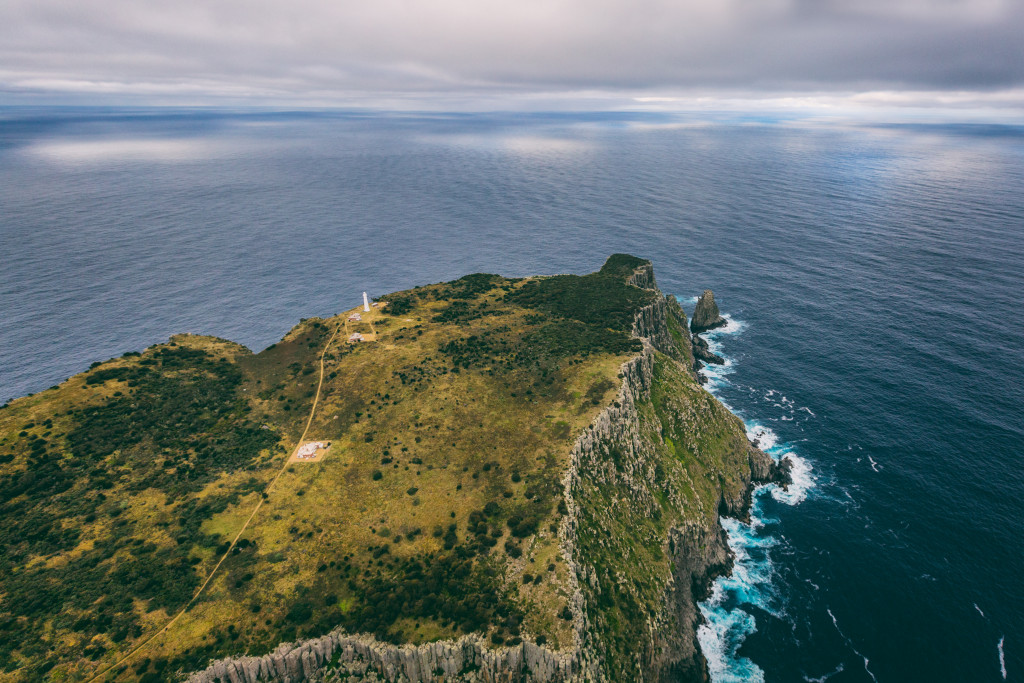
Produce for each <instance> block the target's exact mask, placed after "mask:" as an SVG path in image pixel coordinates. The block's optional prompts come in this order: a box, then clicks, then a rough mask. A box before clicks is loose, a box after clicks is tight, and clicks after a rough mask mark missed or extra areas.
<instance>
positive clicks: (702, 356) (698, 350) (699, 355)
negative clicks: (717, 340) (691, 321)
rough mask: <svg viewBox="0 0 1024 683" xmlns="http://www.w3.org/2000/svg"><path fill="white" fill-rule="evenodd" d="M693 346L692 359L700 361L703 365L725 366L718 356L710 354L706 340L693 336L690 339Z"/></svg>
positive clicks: (723, 360)
mask: <svg viewBox="0 0 1024 683" xmlns="http://www.w3.org/2000/svg"><path fill="white" fill-rule="evenodd" d="M691 343H692V344H693V357H694V358H696V359H698V360H702V361H704V362H705V363H713V364H714V365H725V359H724V358H722V357H721V356H719V355H716V354H714V353H712V352H711V348H710V347H709V346H708V341H707V339H704V338H703V337H701V336H699V335H696V334H695V335H693V338H692V339H691Z"/></svg>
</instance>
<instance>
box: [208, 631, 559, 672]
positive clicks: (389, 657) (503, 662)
mask: <svg viewBox="0 0 1024 683" xmlns="http://www.w3.org/2000/svg"><path fill="white" fill-rule="evenodd" d="M577 669H578V666H577V663H576V658H575V657H573V656H572V654H562V653H557V652H552V651H550V650H548V649H547V648H544V647H541V646H539V645H535V644H534V643H531V642H528V641H524V642H523V643H521V644H520V645H518V646H516V647H514V648H499V649H491V648H489V647H486V646H485V645H484V643H483V641H482V640H480V639H479V638H476V637H473V636H468V637H465V638H461V639H459V640H458V641H454V642H452V641H440V642H436V643H428V644H425V645H419V646H415V645H402V646H395V645H390V644H387V643H381V642H379V641H377V640H376V639H374V638H373V637H372V636H366V635H348V634H345V633H342V632H341V631H334V632H332V633H329V634H328V635H326V636H321V637H320V638H313V639H311V640H307V641H304V642H301V643H283V644H282V645H280V646H278V648H277V649H276V650H274V651H273V652H271V653H270V654H267V655H263V656H262V657H235V658H229V659H223V660H220V661H217V662H214V663H213V664H211V665H210V666H209V667H208V668H206V669H205V670H203V671H199V672H196V673H194V674H192V675H191V676H189V677H188V683H228V682H230V683H256V682H257V681H280V682H281V683H292V682H297V681H315V682H321V681H322V682H332V681H341V680H366V681H375V680H379V681H432V680H445V681H466V682H476V681H481V682H482V681H487V682H490V681H510V682H519V681H563V680H568V679H571V678H572V677H573V676H574V675H575V674H576V672H577Z"/></svg>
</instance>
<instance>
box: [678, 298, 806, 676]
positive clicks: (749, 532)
mask: <svg viewBox="0 0 1024 683" xmlns="http://www.w3.org/2000/svg"><path fill="white" fill-rule="evenodd" d="M724 317H725V319H726V320H727V321H728V323H727V324H726V325H725V326H724V327H721V328H719V329H717V330H713V331H711V332H708V333H705V335H704V337H705V338H706V339H707V340H708V346H709V347H710V348H711V350H712V351H713V352H714V353H716V354H718V355H720V356H722V358H724V359H725V363H724V364H723V365H708V366H707V367H705V368H704V369H703V370H701V373H702V374H703V375H704V377H706V378H707V384H705V387H706V388H707V389H708V391H710V392H711V393H712V394H714V395H715V396H716V397H717V398H718V399H719V400H721V396H719V391H720V389H721V388H722V387H724V386H727V385H729V384H730V382H729V379H728V378H729V375H731V374H732V373H733V372H734V371H735V363H734V361H733V359H732V358H730V357H729V356H728V355H726V354H724V353H722V338H723V337H728V336H734V335H738V334H741V333H742V332H743V330H744V329H745V328H746V324H745V323H744V322H743V321H741V320H736V319H734V318H732V317H730V316H728V315H726V316H724ZM752 391H753V390H752ZM763 398H764V399H765V400H766V401H769V402H770V404H771V405H772V406H773V407H775V408H780V409H783V410H788V411H789V412H790V416H789V417H790V419H793V417H794V416H795V415H796V413H797V411H801V412H802V413H803V414H804V415H807V416H808V418H807V419H810V417H813V415H814V414H813V412H812V411H811V410H810V409H809V408H803V407H797V406H794V405H793V401H792V400H790V399H788V398H787V397H785V396H783V395H782V394H780V393H779V392H777V391H775V390H768V391H766V392H765V393H764V395H763ZM724 403H725V402H724V401H723V404H724ZM726 407H728V408H729V409H730V410H733V412H737V411H735V410H734V409H733V408H732V407H731V406H728V404H726ZM740 419H742V420H743V422H744V425H745V426H746V430H747V438H748V439H750V440H751V441H752V442H754V443H756V444H757V446H758V448H760V449H761V450H763V451H764V452H765V453H767V454H768V455H770V456H771V457H772V458H773V459H775V460H777V461H778V460H781V459H782V458H784V457H788V458H789V459H790V461H791V462H792V463H793V468H792V471H791V474H792V479H793V482H792V484H790V486H789V487H788V488H787V489H783V488H782V487H780V486H777V485H775V484H766V485H763V486H759V487H757V488H756V489H755V491H754V496H753V501H752V503H751V509H750V523H749V524H745V523H743V522H740V521H738V520H735V519H723V520H722V526H723V527H724V528H725V531H726V534H727V537H728V543H729V548H730V549H731V550H732V553H733V556H734V558H735V563H734V565H733V570H732V573H731V574H729V575H728V576H720V577H719V578H718V579H716V580H715V582H714V583H713V584H712V589H711V596H710V597H709V598H708V599H707V600H706V601H704V602H701V603H699V604H698V606H699V608H700V611H701V614H702V615H703V616H704V619H705V623H703V624H702V625H701V626H700V627H699V628H698V630H697V640H698V641H699V642H700V647H701V650H702V651H703V653H704V657H705V658H706V659H707V662H708V669H709V671H710V673H711V680H712V681H713V682H714V683H740V682H741V681H755V682H759V681H764V671H762V670H761V668H760V667H758V666H757V664H755V663H754V662H753V661H751V660H750V659H749V658H748V657H743V656H741V655H740V654H739V650H740V647H741V646H742V645H743V642H744V641H745V640H746V639H747V637H748V636H750V635H751V634H752V633H755V632H756V631H757V621H756V619H755V618H754V615H753V614H751V612H750V607H755V608H757V609H760V610H763V611H764V612H767V613H769V614H773V615H775V616H782V615H783V614H784V612H785V599H784V596H782V595H780V594H779V592H778V589H777V588H776V586H775V581H774V579H775V568H774V565H773V564H772V558H771V551H772V548H774V547H775V546H777V545H778V544H779V539H778V537H777V536H776V535H775V533H774V527H775V525H776V524H777V523H778V520H775V519H772V518H770V517H769V516H767V515H766V514H765V513H764V511H763V509H762V503H763V501H764V500H765V498H766V497H769V496H770V497H771V498H773V499H774V500H776V501H778V502H780V503H784V504H786V505H797V504H798V503H800V502H802V501H803V500H804V499H805V498H806V497H807V495H808V492H809V491H810V490H811V489H812V488H814V482H815V480H814V475H813V468H812V467H811V465H810V463H808V462H807V461H806V460H804V459H803V458H801V457H800V456H799V455H798V454H797V453H796V452H795V450H794V448H793V447H792V446H791V445H790V444H787V443H785V442H782V441H781V440H780V439H779V437H778V435H777V434H776V433H775V432H774V431H773V430H772V429H771V428H769V427H766V426H765V425H763V424H761V423H760V422H758V421H757V420H756V419H753V418H747V417H745V416H744V415H742V414H740ZM744 607H746V608H747V609H744Z"/></svg>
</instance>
